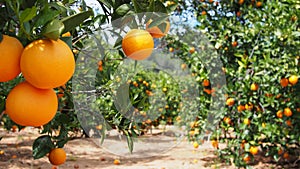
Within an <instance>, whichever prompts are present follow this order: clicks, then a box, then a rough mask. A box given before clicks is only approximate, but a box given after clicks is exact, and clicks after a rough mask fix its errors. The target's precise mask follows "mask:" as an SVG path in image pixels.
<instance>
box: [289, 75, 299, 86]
mask: <svg viewBox="0 0 300 169" xmlns="http://www.w3.org/2000/svg"><path fill="white" fill-rule="evenodd" d="M289 82H290V83H291V84H292V85H295V84H296V83H297V82H298V76H296V75H292V76H290V77H289Z"/></svg>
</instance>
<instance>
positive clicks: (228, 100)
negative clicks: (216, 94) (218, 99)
mask: <svg viewBox="0 0 300 169" xmlns="http://www.w3.org/2000/svg"><path fill="white" fill-rule="evenodd" d="M226 105H228V106H232V105H234V98H228V99H227V100H226Z"/></svg>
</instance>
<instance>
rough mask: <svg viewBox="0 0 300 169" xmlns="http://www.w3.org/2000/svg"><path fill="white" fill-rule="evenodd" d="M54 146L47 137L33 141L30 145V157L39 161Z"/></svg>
mask: <svg viewBox="0 0 300 169" xmlns="http://www.w3.org/2000/svg"><path fill="white" fill-rule="evenodd" d="M54 147H55V146H54V144H53V142H52V141H51V137H50V136H48V135H43V136H40V137H38V138H37V139H36V140H34V142H33V145H32V155H33V158H34V159H39V158H42V157H44V156H45V155H46V154H47V153H49V152H50V151H51V150H52V149H53V148H54Z"/></svg>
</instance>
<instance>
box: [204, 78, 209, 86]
mask: <svg viewBox="0 0 300 169" xmlns="http://www.w3.org/2000/svg"><path fill="white" fill-rule="evenodd" d="M202 85H203V86H205V87H208V86H209V85H210V82H209V80H208V79H204V80H203V82H202Z"/></svg>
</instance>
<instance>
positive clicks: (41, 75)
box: [20, 39, 75, 89]
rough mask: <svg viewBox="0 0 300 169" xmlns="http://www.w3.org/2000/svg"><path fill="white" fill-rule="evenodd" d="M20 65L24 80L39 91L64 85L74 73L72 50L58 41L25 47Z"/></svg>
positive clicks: (47, 41)
mask: <svg viewBox="0 0 300 169" xmlns="http://www.w3.org/2000/svg"><path fill="white" fill-rule="evenodd" d="M20 65H21V71H22V74H23V75H24V77H25V79H26V80H27V81H28V82H29V83H31V84H32V85H33V86H35V87H37V88H41V89H50V88H56V87H59V86H62V85H64V84H65V83H66V82H67V81H68V80H69V79H70V78H71V77H72V75H73V73H74V71H75V59H74V55H73V53H72V50H71V49H70V48H69V46H68V45H67V44H66V43H65V42H64V41H62V40H60V39H59V40H57V41H54V40H50V39H41V40H36V41H33V42H32V43H30V44H29V45H27V46H26V47H25V49H24V51H23V54H22V56H21V62H20Z"/></svg>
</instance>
